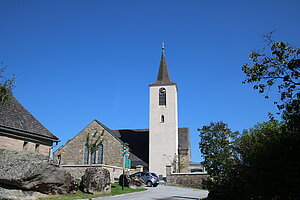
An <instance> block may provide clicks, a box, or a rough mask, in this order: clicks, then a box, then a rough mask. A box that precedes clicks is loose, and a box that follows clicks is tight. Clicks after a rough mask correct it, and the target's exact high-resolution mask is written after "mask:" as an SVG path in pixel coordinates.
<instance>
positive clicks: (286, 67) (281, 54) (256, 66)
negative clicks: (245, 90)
mask: <svg viewBox="0 0 300 200" xmlns="http://www.w3.org/2000/svg"><path fill="white" fill-rule="evenodd" d="M265 38H266V42H267V43H268V44H267V48H264V49H263V50H258V51H253V52H252V53H251V54H250V59H251V62H250V63H246V64H244V66H243V68H242V70H243V72H244V73H245V74H246V79H245V80H244V81H243V83H254V86H253V88H254V89H255V90H258V91H259V93H264V95H265V98H268V97H269V96H268V95H269V94H268V93H269V90H270V89H271V87H272V86H275V87H277V89H278V92H279V93H280V100H281V103H278V102H277V101H276V102H274V103H275V104H277V107H278V108H279V110H283V109H284V108H286V106H287V105H291V104H292V105H296V106H297V105H298V107H299V104H300V49H299V48H295V47H293V46H291V45H290V44H288V43H286V42H275V41H274V40H273V39H272V32H271V33H270V34H269V35H266V36H265Z"/></svg>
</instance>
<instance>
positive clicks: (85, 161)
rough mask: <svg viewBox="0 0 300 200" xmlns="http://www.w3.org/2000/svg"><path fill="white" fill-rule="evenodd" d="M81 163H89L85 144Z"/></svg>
mask: <svg viewBox="0 0 300 200" xmlns="http://www.w3.org/2000/svg"><path fill="white" fill-rule="evenodd" d="M83 163H84V164H89V150H88V148H87V147H86V146H85V145H84V155H83Z"/></svg>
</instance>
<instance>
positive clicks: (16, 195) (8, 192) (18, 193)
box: [0, 187, 47, 200]
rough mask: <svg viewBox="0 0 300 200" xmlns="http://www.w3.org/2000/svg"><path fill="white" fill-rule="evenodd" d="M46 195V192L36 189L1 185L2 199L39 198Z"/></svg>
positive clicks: (22, 199)
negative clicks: (11, 187) (20, 188)
mask: <svg viewBox="0 0 300 200" xmlns="http://www.w3.org/2000/svg"><path fill="white" fill-rule="evenodd" d="M46 196H47V195H46V194H42V193H40V192H35V191H23V190H17V189H7V188H2V187H0V199H2V200H37V199H39V198H41V197H46Z"/></svg>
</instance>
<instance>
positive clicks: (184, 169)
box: [179, 152, 190, 173]
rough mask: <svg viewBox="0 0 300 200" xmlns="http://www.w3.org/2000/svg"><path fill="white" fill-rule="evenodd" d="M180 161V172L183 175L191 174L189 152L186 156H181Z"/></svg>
mask: <svg viewBox="0 0 300 200" xmlns="http://www.w3.org/2000/svg"><path fill="white" fill-rule="evenodd" d="M179 159H180V164H179V165H180V166H179V168H180V172H181V173H188V172H189V163H190V154H189V152H188V153H187V154H185V155H179Z"/></svg>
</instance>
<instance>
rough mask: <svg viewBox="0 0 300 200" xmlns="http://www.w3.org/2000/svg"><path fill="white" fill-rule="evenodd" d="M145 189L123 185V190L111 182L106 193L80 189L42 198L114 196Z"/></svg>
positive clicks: (70, 198)
mask: <svg viewBox="0 0 300 200" xmlns="http://www.w3.org/2000/svg"><path fill="white" fill-rule="evenodd" d="M144 190H146V189H131V188H128V187H125V189H124V190H122V187H121V186H119V185H118V184H112V186H111V193H106V194H87V193H83V192H81V191H80V190H78V191H77V192H76V194H63V195H53V196H52V197H47V198H42V199H43V200H72V199H92V198H96V197H104V196H114V195H120V194H127V193H132V192H139V191H144Z"/></svg>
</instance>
